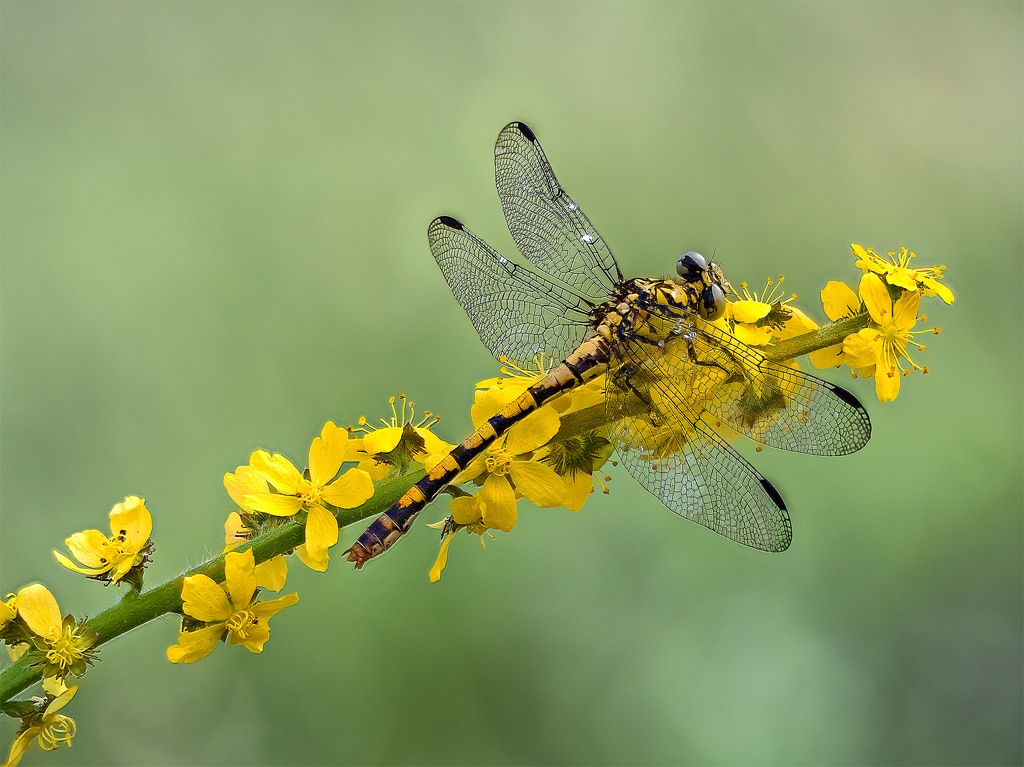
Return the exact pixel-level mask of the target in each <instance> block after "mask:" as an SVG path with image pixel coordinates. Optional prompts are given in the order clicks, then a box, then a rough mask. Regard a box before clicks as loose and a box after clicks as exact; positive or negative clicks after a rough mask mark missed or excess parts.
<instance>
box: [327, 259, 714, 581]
mask: <svg viewBox="0 0 1024 767" xmlns="http://www.w3.org/2000/svg"><path fill="white" fill-rule="evenodd" d="M698 299H699V289H698V288H697V287H695V286H692V285H688V284H680V283H678V282H675V281H673V280H647V279H634V280H627V281H624V282H622V283H621V284H620V285H618V286H617V287H616V289H615V291H614V293H613V295H612V297H611V298H610V299H609V300H608V301H606V302H605V303H603V304H601V305H599V306H597V307H595V308H594V310H593V311H592V313H591V327H592V328H593V335H591V336H590V338H588V339H587V340H586V341H584V342H583V343H582V344H581V345H580V346H579V347H578V348H577V349H576V351H575V352H573V353H572V354H571V355H569V357H567V358H566V359H565V361H564V362H562V363H561V364H560V365H558V367H556V368H554V369H553V370H552V371H551V372H550V373H548V374H547V375H546V376H545V377H544V378H543V379H542V380H540V381H539V382H537V383H536V384H534V385H533V386H531V387H530V388H529V389H527V390H526V391H525V392H523V394H521V395H520V396H519V397H518V398H517V399H516V400H515V401H514V402H511V403H510V404H508V405H507V406H506V407H505V408H504V409H503V410H502V411H501V412H500V413H498V414H497V415H495V416H494V417H493V418H490V419H489V420H488V421H487V422H485V423H484V424H482V425H481V426H480V428H479V429H477V430H476V431H475V432H473V433H472V434H471V435H469V437H467V438H466V439H465V440H464V441H463V442H462V443H461V444H460V445H458V446H457V447H456V448H455V449H454V450H452V452H451V453H449V454H448V455H447V456H446V457H445V458H444V459H443V460H442V461H441V462H440V463H438V464H437V466H435V467H434V468H433V469H432V470H431V471H430V472H428V473H427V475H426V476H425V477H423V478H422V479H421V480H420V481H419V482H417V483H416V484H415V485H413V486H412V487H411V488H409V490H408V491H406V493H405V494H404V495H403V496H402V497H401V498H399V499H398V500H397V501H396V502H395V503H394V504H393V505H392V506H391V507H390V508H389V509H388V510H387V511H386V512H384V513H383V514H381V515H380V516H379V517H378V518H377V519H376V520H375V521H374V522H373V524H371V525H370V526H369V527H368V528H367V529H366V531H365V532H364V533H363V534H362V535H361V536H359V539H358V540H357V541H356V542H355V543H354V544H353V545H352V547H351V548H350V549H348V551H346V552H345V553H346V554H347V555H348V561H349V562H354V563H355V566H356V569H359V568H361V567H362V566H363V565H364V564H365V563H366V562H367V561H369V560H370V559H372V558H373V557H375V556H377V555H379V554H382V553H383V552H384V551H386V550H387V549H388V548H390V547H391V546H392V545H393V544H394V543H395V542H396V541H397V540H398V539H399V538H401V537H402V536H403V535H404V534H405V533H406V532H408V530H409V528H410V527H412V524H413V522H415V520H416V517H417V516H418V515H419V513H420V511H422V510H423V507H424V506H426V505H427V504H428V503H430V502H431V501H432V500H434V498H436V497H437V495H438V494H439V493H440V492H441V491H442V490H444V488H445V487H447V486H448V485H449V484H450V483H451V482H452V480H454V479H455V477H457V476H458V475H459V473H460V472H461V471H463V470H464V469H465V468H466V467H467V466H468V465H469V463H470V461H472V460H473V459H474V458H476V457H477V456H478V455H480V454H481V453H482V452H484V450H486V449H487V448H488V447H490V445H491V444H492V443H493V442H494V441H495V440H496V439H497V438H498V437H500V436H501V435H502V434H504V433H505V432H506V431H507V430H508V429H509V428H510V427H511V426H512V425H513V424H515V423H517V422H518V421H521V420H522V419H523V418H525V417H526V416H528V415H529V414H530V413H532V412H533V411H535V410H536V409H537V408H539V407H540V406H541V405H543V404H544V403H545V402H547V401H548V400H549V399H551V398H552V397H555V396H556V395H558V394H561V393H562V392H565V391H568V390H570V389H573V388H575V387H577V386H580V385H582V384H584V383H586V382H587V381H590V380H592V379H594V378H596V377H598V376H599V375H602V374H603V373H605V372H606V371H607V370H608V365H609V361H610V360H611V359H612V357H613V356H614V355H615V352H614V347H615V345H616V344H617V343H623V342H627V343H628V342H629V341H630V340H639V341H642V342H645V343H656V342H657V341H658V340H660V337H661V336H662V333H663V329H662V328H661V327H660V325H659V323H657V321H656V320H657V316H658V315H657V312H652V311H651V309H650V307H657V306H659V305H660V306H664V305H669V306H673V307H678V308H683V309H687V310H690V309H692V308H693V307H694V306H695V305H696V302H697V301H698ZM645 307H646V308H645ZM673 332H679V331H678V330H675V331H673Z"/></svg>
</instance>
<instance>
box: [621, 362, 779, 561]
mask: <svg viewBox="0 0 1024 767" xmlns="http://www.w3.org/2000/svg"><path fill="white" fill-rule="evenodd" d="M619 351H621V352H624V354H623V356H621V357H619V358H618V359H617V360H615V361H614V362H613V364H612V367H611V370H609V373H608V384H607V386H608V391H607V400H606V405H607V408H608V413H609V420H610V421H612V422H613V423H614V425H613V427H612V434H611V437H612V440H613V442H615V444H616V446H617V447H618V451H619V457H620V459H621V461H622V464H623V466H625V467H626V470H627V471H629V473H630V474H632V475H633V477H634V478H635V479H636V480H637V481H638V482H639V483H640V484H641V485H643V486H644V487H645V488H646V489H647V490H648V491H650V492H651V493H652V494H653V495H654V496H655V497H657V498H658V499H659V500H661V502H662V503H664V504H665V505H666V506H667V507H668V508H669V509H671V510H672V511H674V512H675V513H676V514H679V515H680V516H683V517H686V518H687V519H691V520H693V521H694V522H697V523H698V524H701V525H703V526H704V527H707V528H709V529H711V530H714V531H715V532H716V533H718V534H720V535H724V536H725V537H727V538H729V539H731V540H734V541H736V542H738V543H742V544H744V545H746V546H751V547H753V548H755V549H761V550H762V551H773V552H775V551H784V550H785V549H786V548H788V547H789V544H790V541H791V540H792V538H793V528H792V525H791V524H790V521H789V514H787V512H786V505H785V503H784V502H783V500H782V497H781V496H780V495H779V493H778V491H776V489H775V487H774V486H773V485H772V484H771V482H769V481H768V480H767V479H766V478H765V477H764V476H762V475H761V474H760V472H758V471H757V470H756V469H755V468H754V467H753V466H751V465H750V464H749V463H748V462H747V461H746V460H745V459H744V458H743V457H742V456H741V455H740V454H739V453H737V452H736V451H735V450H734V449H733V448H731V447H730V446H729V445H728V444H727V443H726V442H725V441H724V440H723V439H722V438H721V437H719V436H718V434H716V433H715V432H714V430H712V429H711V427H710V426H709V425H708V424H707V423H705V422H704V421H702V420H701V419H700V418H699V417H698V416H697V412H696V406H695V405H694V401H693V400H692V398H688V397H687V396H686V393H684V392H681V391H680V390H679V387H678V386H677V385H676V384H675V383H674V382H673V380H672V379H671V378H665V377H663V372H664V371H663V370H661V369H659V364H658V362H659V356H660V355H661V354H662V351H663V350H662V349H661V348H659V347H655V346H650V347H645V346H644V345H643V344H642V343H629V344H628V345H623V346H622V347H621V348H620V349H619ZM662 367H663V366H662Z"/></svg>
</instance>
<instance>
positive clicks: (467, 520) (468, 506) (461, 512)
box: [451, 496, 482, 525]
mask: <svg viewBox="0 0 1024 767" xmlns="http://www.w3.org/2000/svg"><path fill="white" fill-rule="evenodd" d="M481 513H482V510H481V508H480V503H479V502H478V501H477V499H476V496H461V497H459V498H453V499H452V505H451V515H452V519H453V520H455V524H457V525H471V524H473V523H474V522H479V521H480V515H481Z"/></svg>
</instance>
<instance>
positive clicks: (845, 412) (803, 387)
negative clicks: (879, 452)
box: [645, 304, 871, 456]
mask: <svg viewBox="0 0 1024 767" xmlns="http://www.w3.org/2000/svg"><path fill="white" fill-rule="evenodd" d="M645 308H646V309H647V310H648V312H650V313H651V314H654V313H657V315H659V316H660V317H661V318H664V320H662V321H663V322H664V321H665V320H671V321H673V322H674V323H676V325H679V326H680V327H681V328H683V329H685V332H681V333H678V334H676V336H675V337H670V339H669V340H668V342H667V343H666V349H665V353H664V354H663V355H661V356H660V357H659V359H658V364H659V365H660V366H661V367H662V368H663V371H662V375H663V376H664V377H666V378H669V379H671V380H675V381H687V382H690V385H691V386H696V387H698V388H699V387H705V388H708V389H709V391H708V392H707V393H706V394H705V393H703V392H699V391H698V392H694V394H697V395H698V399H699V401H700V404H701V405H702V407H701V408H700V417H701V418H702V420H704V421H705V422H706V423H707V424H708V425H709V426H710V427H711V428H713V429H716V430H720V431H721V428H720V427H721V425H722V424H723V423H724V424H725V425H726V426H727V427H728V428H727V429H726V430H725V432H726V433H727V434H728V432H729V430H732V431H733V432H736V433H739V434H742V435H744V436H746V437H749V438H750V439H752V440H753V441H754V442H757V443H758V444H761V445H768V446H769V447H774V448H779V449H781V450H790V451H792V452H795V453H806V454H808V455H830V456H831V455H848V454H849V453H853V452H855V451H857V450H860V449H861V448H862V447H864V445H865V444H867V441H868V439H869V438H870V437H871V419H870V418H869V417H868V412H867V410H865V409H864V406H863V405H861V404H860V402H858V401H857V398H856V397H854V396H853V394H851V393H850V392H848V391H846V389H843V388H842V387H840V386H836V385H835V384H832V383H829V382H828V381H824V380H822V379H821V378H817V377H816V376H813V375H808V374H806V373H803V372H801V371H799V370H797V369H796V368H791V367H786V366H785V365H779V364H777V363H775V362H772V361H771V360H769V359H767V358H766V357H765V356H764V355H763V354H761V353H760V352H759V351H757V350H755V349H752V348H750V347H749V346H747V345H746V344H744V343H743V342H742V341H739V340H738V339H736V338H735V337H734V336H732V335H730V334H729V333H727V332H725V331H724V330H722V329H720V328H718V327H716V326H715V325H713V324H711V323H709V322H706V321H704V320H702V319H700V318H699V317H695V316H693V315H691V314H689V313H688V312H686V311H685V310H684V309H680V308H679V307H675V306H669V305H666V304H649V305H647V306H646V307H645ZM673 346H678V351H679V352H680V353H673ZM683 352H685V353H683ZM711 387H713V390H711ZM691 398H692V395H691ZM730 436H731V435H730Z"/></svg>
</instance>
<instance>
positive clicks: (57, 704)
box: [43, 687, 78, 716]
mask: <svg viewBox="0 0 1024 767" xmlns="http://www.w3.org/2000/svg"><path fill="white" fill-rule="evenodd" d="M76 692H78V687H68V688H67V689H66V690H65V691H64V692H62V693H61V694H60V695H58V696H57V697H56V698H54V699H53V700H51V701H50V704H49V705H48V706H47V707H46V711H44V712H43V714H44V715H45V716H53V715H54V714H56V713H57V712H58V711H60V710H61V709H62V708H64V706H66V705H67V704H68V703H70V702H71V699H72V698H73V697H75V693H76Z"/></svg>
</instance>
